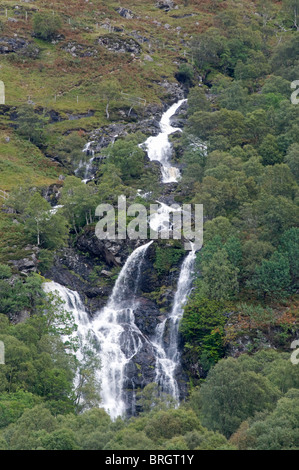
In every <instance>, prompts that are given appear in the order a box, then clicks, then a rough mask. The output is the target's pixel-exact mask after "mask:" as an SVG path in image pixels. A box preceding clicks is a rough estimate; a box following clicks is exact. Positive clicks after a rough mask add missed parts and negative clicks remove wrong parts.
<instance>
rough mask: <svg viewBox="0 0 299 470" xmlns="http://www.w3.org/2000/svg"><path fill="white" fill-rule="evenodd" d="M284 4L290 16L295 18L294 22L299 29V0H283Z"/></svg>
mask: <svg viewBox="0 0 299 470" xmlns="http://www.w3.org/2000/svg"><path fill="white" fill-rule="evenodd" d="M283 6H284V8H285V11H286V13H287V14H288V15H289V17H291V18H293V19H292V21H293V24H294V26H295V28H296V29H297V31H298V29H299V25H298V16H299V1H298V0H283Z"/></svg>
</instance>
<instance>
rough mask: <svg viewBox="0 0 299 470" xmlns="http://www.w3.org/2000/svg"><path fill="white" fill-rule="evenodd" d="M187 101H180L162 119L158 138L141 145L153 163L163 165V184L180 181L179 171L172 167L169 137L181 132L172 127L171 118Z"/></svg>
mask: <svg viewBox="0 0 299 470" xmlns="http://www.w3.org/2000/svg"><path fill="white" fill-rule="evenodd" d="M186 101H187V100H186V99H184V100H180V101H178V103H174V104H173V105H172V106H171V107H170V108H169V109H168V110H167V111H166V112H165V113H164V114H163V116H162V118H161V121H160V129H161V132H160V133H159V134H158V135H157V136H151V137H149V138H148V139H147V140H146V141H145V142H144V143H143V144H141V147H142V148H144V149H145V150H146V151H147V154H148V158H149V159H150V160H151V161H158V162H160V163H161V171H162V182H163V183H177V182H178V180H179V179H180V171H179V169H178V168H175V167H173V166H171V163H170V158H171V154H172V145H171V143H170V142H169V139H168V137H169V136H170V134H173V133H174V132H178V131H179V132H181V129H180V128H176V127H172V126H171V118H172V117H173V116H174V114H175V113H176V112H177V110H178V109H179V108H180V107H181V106H182V104H183V103H185V102H186Z"/></svg>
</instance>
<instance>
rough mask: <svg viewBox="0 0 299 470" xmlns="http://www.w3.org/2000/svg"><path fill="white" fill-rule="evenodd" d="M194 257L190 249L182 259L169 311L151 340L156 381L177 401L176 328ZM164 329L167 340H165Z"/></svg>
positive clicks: (188, 289)
mask: <svg viewBox="0 0 299 470" xmlns="http://www.w3.org/2000/svg"><path fill="white" fill-rule="evenodd" d="M195 258H196V253H195V251H194V250H192V251H190V253H189V254H188V256H187V257H186V258H185V260H184V261H183V264H182V267H181V272H180V276H179V279H178V285H177V290H176V294H175V297H174V303H173V307H172V310H171V313H170V315H169V316H168V317H167V318H166V319H165V320H164V321H163V322H162V323H160V324H159V325H158V326H157V328H156V335H155V339H154V341H153V344H154V346H155V347H156V350H157V355H156V383H158V385H159V386H160V387H161V390H162V391H163V392H165V393H167V394H170V395H172V396H173V397H174V399H175V400H176V402H178V401H179V387H178V383H177V380H176V371H177V367H178V364H179V360H180V353H179V348H178V329H179V322H180V320H181V318H182V316H183V307H184V305H185V303H186V301H187V298H188V295H189V293H190V290H191V285H192V274H193V267H194V261H195ZM166 330H167V335H168V338H167V342H165V333H166Z"/></svg>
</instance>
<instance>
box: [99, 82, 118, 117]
mask: <svg viewBox="0 0 299 470" xmlns="http://www.w3.org/2000/svg"><path fill="white" fill-rule="evenodd" d="M100 95H101V97H102V99H103V100H104V101H105V102H106V117H107V119H108V120H109V119H110V112H109V107H110V104H111V102H112V101H114V100H117V99H119V98H120V84H119V82H118V81H117V80H113V79H109V80H107V81H103V82H102V83H101V84H100Z"/></svg>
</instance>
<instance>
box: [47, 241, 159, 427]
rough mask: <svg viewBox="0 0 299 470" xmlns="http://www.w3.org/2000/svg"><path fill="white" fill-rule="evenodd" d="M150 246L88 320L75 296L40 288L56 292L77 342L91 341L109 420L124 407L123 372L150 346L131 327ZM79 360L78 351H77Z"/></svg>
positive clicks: (51, 285)
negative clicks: (70, 318) (73, 326)
mask: <svg viewBox="0 0 299 470" xmlns="http://www.w3.org/2000/svg"><path fill="white" fill-rule="evenodd" d="M152 243H153V242H152V241H150V242H149V243H147V244H145V245H143V246H140V247H138V248H136V250H134V251H133V253H132V254H131V255H130V256H129V258H128V259H127V261H126V263H125V265H124V267H123V268H122V270H121V272H120V274H119V276H118V279H117V281H116V283H115V286H114V288H113V292H112V294H111V297H110V299H109V301H108V303H107V305H106V306H105V307H104V308H103V309H102V310H101V311H99V312H98V313H97V315H96V316H95V318H93V319H90V318H89V316H88V313H87V312H86V309H85V306H84V304H83V302H82V300H81V299H80V296H79V294H78V293H77V292H74V291H71V290H70V289H67V288H66V287H63V286H61V285H59V284H57V283H55V282H48V283H45V284H44V290H45V291H46V292H55V291H57V293H58V295H59V296H60V297H61V299H62V300H63V301H64V302H65V308H66V309H67V310H68V311H70V312H72V313H73V315H74V319H75V323H76V324H77V325H78V330H77V334H78V336H79V338H80V339H81V342H82V343H83V345H84V343H86V342H89V341H90V339H92V340H93V341H94V343H95V348H96V351H97V353H98V354H99V357H100V360H101V366H100V369H99V370H98V371H97V379H98V380H99V382H100V383H101V397H102V406H103V408H104V409H105V410H106V411H107V412H108V413H109V414H110V416H111V418H112V419H115V418H116V417H117V416H121V415H124V413H125V412H126V408H127V404H126V400H125V398H124V394H123V388H124V383H125V382H126V379H127V377H126V368H127V366H128V364H129V363H130V361H131V360H132V358H134V357H135V356H136V355H137V354H138V352H140V351H141V350H144V349H145V345H146V346H150V345H149V344H148V343H149V340H148V339H147V338H145V337H144V335H143V334H142V332H141V331H140V330H139V329H138V327H137V326H136V325H135V318H134V309H135V308H137V305H138V303H137V301H136V293H137V289H138V285H139V279H140V275H141V268H142V262H143V260H144V256H145V253H146V251H147V249H148V248H149V246H150V245H151V244H152ZM78 358H79V359H80V350H79V351H78Z"/></svg>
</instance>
